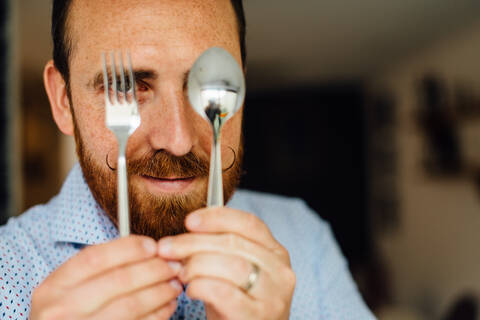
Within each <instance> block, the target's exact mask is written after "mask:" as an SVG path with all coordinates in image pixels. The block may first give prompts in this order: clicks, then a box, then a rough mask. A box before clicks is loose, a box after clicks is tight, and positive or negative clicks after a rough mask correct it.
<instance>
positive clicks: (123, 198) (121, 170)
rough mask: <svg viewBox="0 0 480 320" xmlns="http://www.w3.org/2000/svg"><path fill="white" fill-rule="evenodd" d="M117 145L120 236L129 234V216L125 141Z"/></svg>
mask: <svg viewBox="0 0 480 320" xmlns="http://www.w3.org/2000/svg"><path fill="white" fill-rule="evenodd" d="M120 140H121V139H120ZM118 147H119V150H118V168H117V172H118V192H117V195H118V228H119V232H120V237H126V236H128V235H129V234H130V216H129V212H128V211H129V210H128V183H127V163H126V162H127V161H126V158H125V149H126V143H122V142H119V145H118Z"/></svg>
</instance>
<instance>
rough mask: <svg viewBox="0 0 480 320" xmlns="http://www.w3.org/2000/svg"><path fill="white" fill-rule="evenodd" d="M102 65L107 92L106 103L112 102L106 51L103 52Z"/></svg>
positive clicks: (104, 87)
mask: <svg viewBox="0 0 480 320" xmlns="http://www.w3.org/2000/svg"><path fill="white" fill-rule="evenodd" d="M102 66H103V89H104V93H105V103H106V104H111V102H110V96H109V88H108V72H107V59H106V57H105V52H102Z"/></svg>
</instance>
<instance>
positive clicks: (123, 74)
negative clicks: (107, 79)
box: [118, 51, 128, 102]
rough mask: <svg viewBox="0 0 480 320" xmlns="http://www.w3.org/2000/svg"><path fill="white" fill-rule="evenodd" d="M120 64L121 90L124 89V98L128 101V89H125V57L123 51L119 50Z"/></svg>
mask: <svg viewBox="0 0 480 320" xmlns="http://www.w3.org/2000/svg"><path fill="white" fill-rule="evenodd" d="M118 59H119V60H118V64H119V66H120V90H121V91H122V93H123V100H124V102H128V101H127V92H126V89H125V72H124V70H123V57H122V51H119V52H118Z"/></svg>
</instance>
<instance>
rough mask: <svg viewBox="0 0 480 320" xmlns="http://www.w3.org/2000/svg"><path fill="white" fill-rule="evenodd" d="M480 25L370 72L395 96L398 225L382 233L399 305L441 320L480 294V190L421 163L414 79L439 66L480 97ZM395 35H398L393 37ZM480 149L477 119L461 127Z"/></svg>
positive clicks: (441, 71)
mask: <svg viewBox="0 0 480 320" xmlns="http://www.w3.org/2000/svg"><path fill="white" fill-rule="evenodd" d="M479 39H480V23H476V24H473V25H470V26H469V27H468V28H465V29H464V30H462V31H461V32H457V33H456V34H453V35H451V36H448V37H446V38H444V39H443V40H441V41H437V42H436V43H435V44H433V45H431V46H429V47H428V48H424V49H423V50H418V51H416V52H415V53H413V54H412V55H411V56H409V57H407V58H405V59H403V61H402V62H400V63H396V64H395V65H394V66H392V67H390V68H388V69H386V70H384V71H383V72H380V73H379V74H377V76H375V77H374V78H373V81H372V87H373V88H377V89H378V88H388V89H389V90H391V91H392V93H393V94H394V96H395V98H396V102H397V111H398V113H397V117H398V118H397V120H398V125H397V145H398V156H399V158H398V180H397V181H398V186H397V187H398V190H399V196H400V217H399V220H400V223H399V224H400V225H399V229H398V230H397V231H395V232H393V233H389V234H383V235H378V243H379V247H380V251H381V253H382V254H383V256H384V258H385V259H386V260H387V262H388V266H389V268H390V271H391V276H392V284H393V288H394V297H395V300H396V302H397V303H400V304H403V305H408V306H411V307H414V308H416V309H417V310H421V311H422V312H423V313H424V314H425V315H427V317H435V318H437V317H438V315H439V314H440V313H443V312H445V309H446V308H447V306H448V304H449V303H450V302H451V301H452V299H454V298H455V297H456V296H457V295H459V294H461V293H464V292H465V291H467V290H471V291H473V292H475V293H478V292H480V250H479V249H478V245H479V244H480V192H479V190H478V189H476V188H475V185H474V182H473V180H472V179H471V178H470V177H469V176H468V175H466V174H464V175H460V176H458V177H455V178H432V177H430V176H428V175H427V174H426V173H425V171H424V170H423V167H422V165H421V161H422V157H421V156H422V150H423V148H424V147H425V146H424V144H423V140H422V136H421V134H420V131H419V127H418V125H417V124H416V123H415V121H414V115H415V112H416V110H417V109H416V104H417V96H416V83H417V82H416V81H418V79H419V77H420V76H422V75H424V74H425V73H427V72H430V71H434V72H435V74H438V75H439V76H441V77H442V78H445V79H446V80H447V82H448V83H449V84H450V85H455V84H465V83H467V84H468V85H469V86H471V88H472V89H473V90H474V92H476V95H477V96H480V94H479V93H480V41H479ZM393 40H394V39H393ZM462 135H464V136H465V135H468V136H469V139H470V143H476V145H477V147H478V148H477V149H475V148H473V149H471V150H470V151H471V152H472V153H473V154H474V153H477V154H478V151H480V143H479V142H480V124H479V123H478V122H476V123H475V122H472V123H471V124H469V125H466V126H464V127H463V128H462Z"/></svg>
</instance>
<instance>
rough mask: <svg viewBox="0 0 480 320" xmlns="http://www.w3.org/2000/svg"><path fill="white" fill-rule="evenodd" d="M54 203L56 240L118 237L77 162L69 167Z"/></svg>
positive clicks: (88, 241) (84, 241) (82, 241)
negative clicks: (70, 168) (69, 169)
mask: <svg viewBox="0 0 480 320" xmlns="http://www.w3.org/2000/svg"><path fill="white" fill-rule="evenodd" d="M49 205H50V206H53V212H54V219H53V221H52V237H53V240H54V241H55V242H66V243H75V244H80V245H91V244H99V243H104V242H107V241H109V240H112V239H114V238H116V237H118V230H117V228H116V227H115V225H114V224H113V223H112V222H111V220H110V219H109V218H108V216H107V215H106V213H105V211H104V210H103V209H102V208H101V207H100V205H99V204H98V203H97V201H95V199H94V197H93V195H92V193H91V191H90V188H89V187H88V185H87V183H86V181H85V179H84V177H83V174H82V170H81V168H80V165H79V164H75V166H74V167H73V168H72V170H71V171H70V173H69V175H68V177H67V179H66V180H65V182H64V184H63V186H62V189H61V191H60V193H59V194H58V195H57V197H56V198H55V200H54V201H52V202H51V203H50V204H49Z"/></svg>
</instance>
